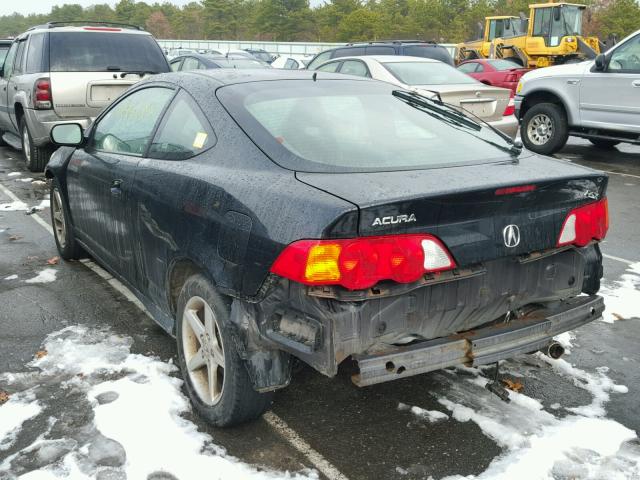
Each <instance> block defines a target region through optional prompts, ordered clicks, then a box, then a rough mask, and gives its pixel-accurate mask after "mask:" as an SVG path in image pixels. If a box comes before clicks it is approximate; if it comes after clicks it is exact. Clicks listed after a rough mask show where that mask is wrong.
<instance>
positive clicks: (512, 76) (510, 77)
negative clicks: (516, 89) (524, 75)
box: [504, 73, 518, 83]
mask: <svg viewBox="0 0 640 480" xmlns="http://www.w3.org/2000/svg"><path fill="white" fill-rule="evenodd" d="M504 81H505V82H509V83H515V82H517V81H518V74H517V73H508V74H507V75H505V77H504Z"/></svg>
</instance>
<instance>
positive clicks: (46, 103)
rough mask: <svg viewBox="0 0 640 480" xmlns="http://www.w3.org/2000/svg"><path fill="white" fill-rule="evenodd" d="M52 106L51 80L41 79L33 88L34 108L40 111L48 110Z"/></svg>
mask: <svg viewBox="0 0 640 480" xmlns="http://www.w3.org/2000/svg"><path fill="white" fill-rule="evenodd" d="M51 105H52V98H51V80H49V79H48V78H40V79H38V80H36V83H35V86H34V87H33V106H34V108H36V109H38V110H46V109H49V108H51Z"/></svg>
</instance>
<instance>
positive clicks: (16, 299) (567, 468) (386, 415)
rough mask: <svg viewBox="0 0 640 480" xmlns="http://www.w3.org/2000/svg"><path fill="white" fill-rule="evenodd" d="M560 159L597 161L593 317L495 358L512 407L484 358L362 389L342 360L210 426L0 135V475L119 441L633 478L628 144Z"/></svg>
mask: <svg viewBox="0 0 640 480" xmlns="http://www.w3.org/2000/svg"><path fill="white" fill-rule="evenodd" d="M556 156H557V157H558V158H562V159H564V160H565V161H571V162H576V163H579V164H582V165H585V166H590V167H593V168H598V169H602V170H605V171H607V172H608V173H609V190H608V198H609V208H610V218H611V228H610V230H609V234H608V237H607V240H606V242H605V243H604V244H603V253H604V255H605V258H604V268H605V280H604V285H605V288H604V289H603V291H602V293H603V295H604V296H605V300H606V302H607V305H608V311H607V313H606V318H605V320H607V321H596V322H594V323H591V324H589V325H587V326H586V327H584V328H582V329H580V330H578V331H576V332H574V333H573V334H572V335H565V336H563V339H562V340H563V342H564V343H565V344H566V345H567V346H568V350H569V351H570V353H569V354H568V355H566V356H565V357H563V359H561V360H559V361H551V360H549V359H548V358H546V357H543V356H541V355H531V356H522V357H518V358H517V359H515V360H512V361H508V362H504V363H503V365H502V367H501V368H502V371H501V375H503V377H504V378H505V379H509V380H510V381H512V382H513V383H514V384H515V385H516V389H518V388H519V387H520V386H521V387H522V390H521V392H520V394H517V393H512V394H511V397H512V401H511V403H509V404H506V403H503V402H502V401H501V400H500V399H498V397H496V396H494V395H492V394H491V393H490V392H489V391H487V390H486V389H485V388H483V385H484V383H486V379H487V378H488V377H491V374H492V371H491V369H482V370H475V369H473V370H472V369H456V370H448V371H440V372H435V373H431V374H425V375H420V376H416V377H410V378H406V379H403V380H398V381H395V382H390V383H385V384H381V385H376V386H372V387H366V388H362V389H359V388H357V387H355V386H354V385H353V384H352V383H351V381H350V378H349V377H350V372H349V367H348V366H345V365H343V367H344V368H342V369H341V371H340V373H339V375H338V377H337V378H336V379H329V378H326V377H324V376H321V375H320V374H318V373H317V372H315V371H313V370H311V369H310V368H300V369H298V371H297V373H296V374H295V375H294V378H293V380H292V383H291V386H290V387H289V388H286V389H284V390H281V391H279V392H278V394H277V395H276V401H275V404H274V405H273V409H272V410H271V411H270V412H269V413H268V414H267V415H266V416H265V418H264V419H261V420H259V421H257V422H255V423H252V424H249V425H245V426H242V427H238V428H233V429H228V430H223V429H214V428H211V427H210V426H208V425H207V424H206V423H205V422H203V421H202V420H200V419H199V418H197V417H196V416H194V415H193V414H192V413H190V411H189V408H188V406H187V405H188V403H187V402H186V400H185V398H184V397H183V396H182V394H181V393H180V383H179V382H178V381H175V380H171V379H172V378H174V377H175V378H178V374H177V372H176V371H175V368H173V366H172V365H173V363H175V357H176V347H175V341H174V340H173V339H172V338H170V337H169V336H167V335H166V334H165V333H163V332H162V331H161V330H160V328H159V327H157V326H156V325H155V324H154V323H153V322H152V321H151V320H150V319H149V318H148V317H147V316H146V315H145V313H143V312H142V311H141V309H140V308H139V306H138V305H137V304H136V302H134V301H132V300H131V299H132V296H131V294H130V293H129V292H128V291H126V289H124V288H123V287H122V286H121V285H120V284H119V283H118V282H116V281H115V280H113V279H111V277H110V276H109V275H108V274H106V272H104V271H103V270H101V269H100V268H99V267H97V266H96V265H95V264H93V263H92V262H90V261H89V262H64V261H57V260H56V259H55V258H54V257H56V256H57V252H56V248H55V244H54V241H53V237H52V235H51V230H50V227H49V225H50V214H49V209H48V207H47V206H46V205H47V203H48V202H47V201H45V200H46V199H47V198H48V187H47V185H46V184H45V183H44V182H43V181H42V180H43V175H42V174H32V173H30V172H28V171H27V170H26V169H25V168H24V164H23V162H22V161H21V160H19V159H20V158H21V156H20V153H19V152H16V151H14V150H11V149H10V148H7V147H3V148H0V305H1V308H0V328H1V329H2V330H1V331H2V335H1V336H0V351H2V355H1V356H0V371H2V372H8V373H3V374H0V391H4V392H6V393H7V394H8V395H9V403H7V404H6V405H7V406H9V405H11V406H12V410H11V411H10V412H11V413H5V415H11V416H15V417H16V418H20V417H22V418H23V419H24V420H25V421H24V423H22V422H20V423H17V426H16V427H15V428H14V429H13V431H11V432H9V435H8V436H5V437H4V440H3V441H2V443H0V479H5V478H14V475H16V476H17V475H20V474H24V473H27V472H30V471H34V470H41V471H42V472H40V473H42V474H43V476H41V477H40V476H39V477H37V478H58V477H56V475H60V476H63V475H69V477H68V478H85V477H84V476H83V475H87V476H91V475H94V474H96V472H97V473H99V474H100V475H101V476H100V477H98V478H103V479H107V478H113V479H120V478H125V475H124V473H123V471H122V470H121V469H120V467H121V465H122V458H120V457H121V454H122V450H124V451H126V456H127V458H128V460H129V461H130V462H132V463H133V464H134V467H135V468H139V470H136V472H138V473H139V476H136V477H135V478H149V479H151V478H153V479H161V478H162V479H173V478H178V479H181V478H189V474H190V473H189V472H191V473H193V472H196V471H198V470H200V471H202V469H210V470H211V471H213V472H216V473H218V474H219V475H220V477H221V478H222V477H224V478H234V479H235V478H271V476H272V475H275V476H280V475H283V473H282V472H285V471H288V472H291V475H292V476H295V475H298V476H299V477H300V478H307V477H309V478H317V477H319V478H329V479H345V478H347V479H351V480H354V479H373V478H385V479H396V478H398V479H413V478H416V479H418V478H425V479H426V478H434V479H441V478H444V477H448V476H453V477H454V478H462V477H465V478H533V477H531V476H528V475H532V476H533V475H535V473H536V472H537V471H538V469H539V471H543V469H545V468H547V467H549V465H552V466H553V468H552V470H553V476H554V478H607V479H610V478H625V479H635V478H640V441H639V440H638V437H637V433H636V432H640V393H639V391H638V385H640V373H638V372H639V371H640V370H639V369H638V366H639V365H638V364H639V363H640V353H638V343H639V342H640V321H639V320H640V250H639V249H638V247H637V245H638V243H637V239H638V237H639V236H640V213H639V210H640V163H639V160H640V148H638V147H632V146H626V145H623V146H619V147H618V148H617V149H616V150H612V151H602V150H597V149H595V148H593V147H592V146H591V145H590V144H589V143H588V142H585V141H581V140H575V139H572V140H570V142H569V144H568V145H567V147H566V148H565V149H564V150H563V151H562V152H560V153H559V154H557V155H556ZM32 207H36V208H35V213H32V214H30V215H28V214H25V213H31V211H32V210H34V209H33V208H32ZM25 210H27V212H25ZM65 328H66V330H65V331H64V332H63V333H62V334H56V335H57V336H54V337H49V338H48V339H47V336H48V335H50V334H52V332H59V331H61V330H62V329H65ZM43 345H44V346H43ZM569 345H570V346H569ZM72 351H73V353H72ZM132 354H140V355H132ZM35 357H39V358H38V359H37V360H36V363H35V364H31V366H29V362H31V361H32V360H33V359H34V358H35ZM29 372H31V373H29ZM38 372H39V373H38ZM127 378H129V379H133V380H132V381H129V383H126V384H124V383H122V382H123V381H124V380H126V379H127ZM114 391H115V392H116V394H115V395H114V394H113V392H114ZM110 395H111V396H112V397H115V398H117V400H115V401H113V398H112V399H110V400H109V399H108V397H109V396H110ZM415 407H417V408H415ZM3 411H4V412H7V411H8V409H3ZM158 412H164V413H163V415H159V414H158ZM436 412H440V413H439V414H438V413H436ZM5 420H6V419H5ZM0 423H2V422H0ZM194 425H195V426H194ZM196 428H197V431H196ZM6 434H7V432H1V431H0V437H2V436H3V435H6ZM105 437H106V438H108V439H111V440H105ZM97 438H99V439H102V440H101V442H102V443H100V442H99V441H98V440H96V439H97ZM7 439H8V440H7ZM114 440H115V441H117V442H119V443H120V444H121V447H122V448H121V447H118V446H117V445H116V447H114V446H113V444H112V443H110V442H113V441H114ZM136 445H138V446H139V445H144V452H142V451H137V450H136ZM100 446H101V447H100ZM89 447H91V448H89ZM118 452H120V453H118ZM145 452H146V453H145ZM549 462H551V463H549ZM136 466H137V467H136ZM132 468H133V467H132ZM129 472H131V470H130V471H129ZM278 472H280V473H278ZM35 473H36V472H34V474H35ZM44 473H48V474H49V475H50V476H44ZM225 474H226V475H228V476H225ZM456 476H462V477H456ZM466 476H469V477H466ZM25 478H27V477H25ZM28 478H36V477H35V476H34V477H28ZM129 478H132V477H131V476H129ZM535 478H538V477H535Z"/></svg>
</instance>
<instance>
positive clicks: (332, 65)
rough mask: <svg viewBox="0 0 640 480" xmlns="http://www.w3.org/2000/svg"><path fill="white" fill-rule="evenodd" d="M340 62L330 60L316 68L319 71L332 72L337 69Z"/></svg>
mask: <svg viewBox="0 0 640 480" xmlns="http://www.w3.org/2000/svg"><path fill="white" fill-rule="evenodd" d="M341 63H342V62H330V63H326V64H324V65H322V66H321V67H320V68H317V69H316V70H318V71H319V72H329V73H333V72H335V71H336V70H338V66H340V64H341Z"/></svg>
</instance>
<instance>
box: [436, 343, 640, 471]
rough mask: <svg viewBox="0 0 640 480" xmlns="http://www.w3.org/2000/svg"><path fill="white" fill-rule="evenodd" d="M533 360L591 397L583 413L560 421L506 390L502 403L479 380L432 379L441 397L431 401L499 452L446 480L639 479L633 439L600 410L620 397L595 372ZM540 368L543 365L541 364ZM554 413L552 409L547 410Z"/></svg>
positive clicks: (555, 407)
mask: <svg viewBox="0 0 640 480" xmlns="http://www.w3.org/2000/svg"><path fill="white" fill-rule="evenodd" d="M538 357H539V358H540V359H542V360H543V361H544V362H546V363H547V364H548V365H550V366H551V368H553V369H554V370H555V371H556V372H558V373H559V374H560V375H561V377H563V378H566V379H569V380H570V381H572V382H573V383H574V384H575V385H577V386H579V387H580V388H584V389H585V390H587V391H589V392H590V393H591V394H592V395H593V402H592V403H591V404H590V405H587V406H585V407H577V408H566V410H567V411H570V412H572V414H570V415H568V416H566V417H563V418H560V417H556V416H555V415H554V414H552V413H551V412H548V411H546V410H544V409H543V407H542V404H541V403H540V402H539V401H538V400H536V399H533V398H531V397H528V396H526V395H523V394H520V393H516V392H513V391H508V393H509V398H510V400H511V402H510V403H505V402H503V401H501V400H500V399H499V398H498V397H496V396H495V395H492V394H491V393H490V392H489V391H487V390H486V389H485V388H484V386H485V385H486V383H487V382H488V379H487V378H485V377H475V378H463V377H460V376H458V378H456V377H455V376H453V377H452V376H447V375H440V378H438V380H440V381H441V382H442V384H444V386H445V393H444V394H437V395H436V398H437V399H438V402H439V403H440V404H441V405H443V406H444V407H445V408H447V409H448V410H449V411H450V412H451V416H452V418H454V419H455V420H457V421H460V422H469V421H471V422H474V423H475V424H476V425H478V427H479V428H480V429H481V430H482V432H483V433H484V434H485V435H486V436H488V437H489V438H491V439H492V440H494V441H495V442H496V443H497V444H498V445H499V446H501V447H502V448H503V449H504V452H503V453H502V454H501V455H500V456H498V457H496V458H495V459H494V460H493V461H492V462H491V464H490V465H489V467H488V468H487V469H486V470H485V471H484V472H482V473H481V474H479V475H477V476H474V475H470V476H466V477H463V476H451V477H447V480H512V479H517V478H523V479H524V478H526V479H540V480H548V479H549V480H550V479H552V478H571V479H576V480H587V479H589V480H596V479H598V480H599V479H607V480H610V479H611V480H614V479H615V480H617V479H620V480H636V479H638V478H640V448H638V447H637V446H636V444H637V442H638V437H637V435H636V433H635V432H634V431H633V430H631V429H629V428H627V427H625V426H624V425H622V424H620V423H618V422H616V421H614V420H611V419H607V418H602V417H603V416H604V415H605V413H606V412H605V410H604V404H605V403H606V402H607V401H608V400H609V394H610V393H612V392H616V393H618V392H620V393H623V392H624V391H625V390H626V387H624V386H621V385H616V384H615V383H614V382H613V381H612V380H611V379H609V378H608V377H607V375H606V373H607V372H608V369H606V368H600V369H598V370H597V371H596V373H595V374H592V373H589V372H586V371H584V370H581V369H578V368H576V367H573V366H571V365H570V364H568V363H567V362H566V361H564V360H552V359H550V358H548V357H546V356H545V355H542V354H538ZM543 365H544V363H543ZM560 408H562V407H561V405H560V404H559V403H557V404H553V405H551V409H552V410H558V409H560Z"/></svg>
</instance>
